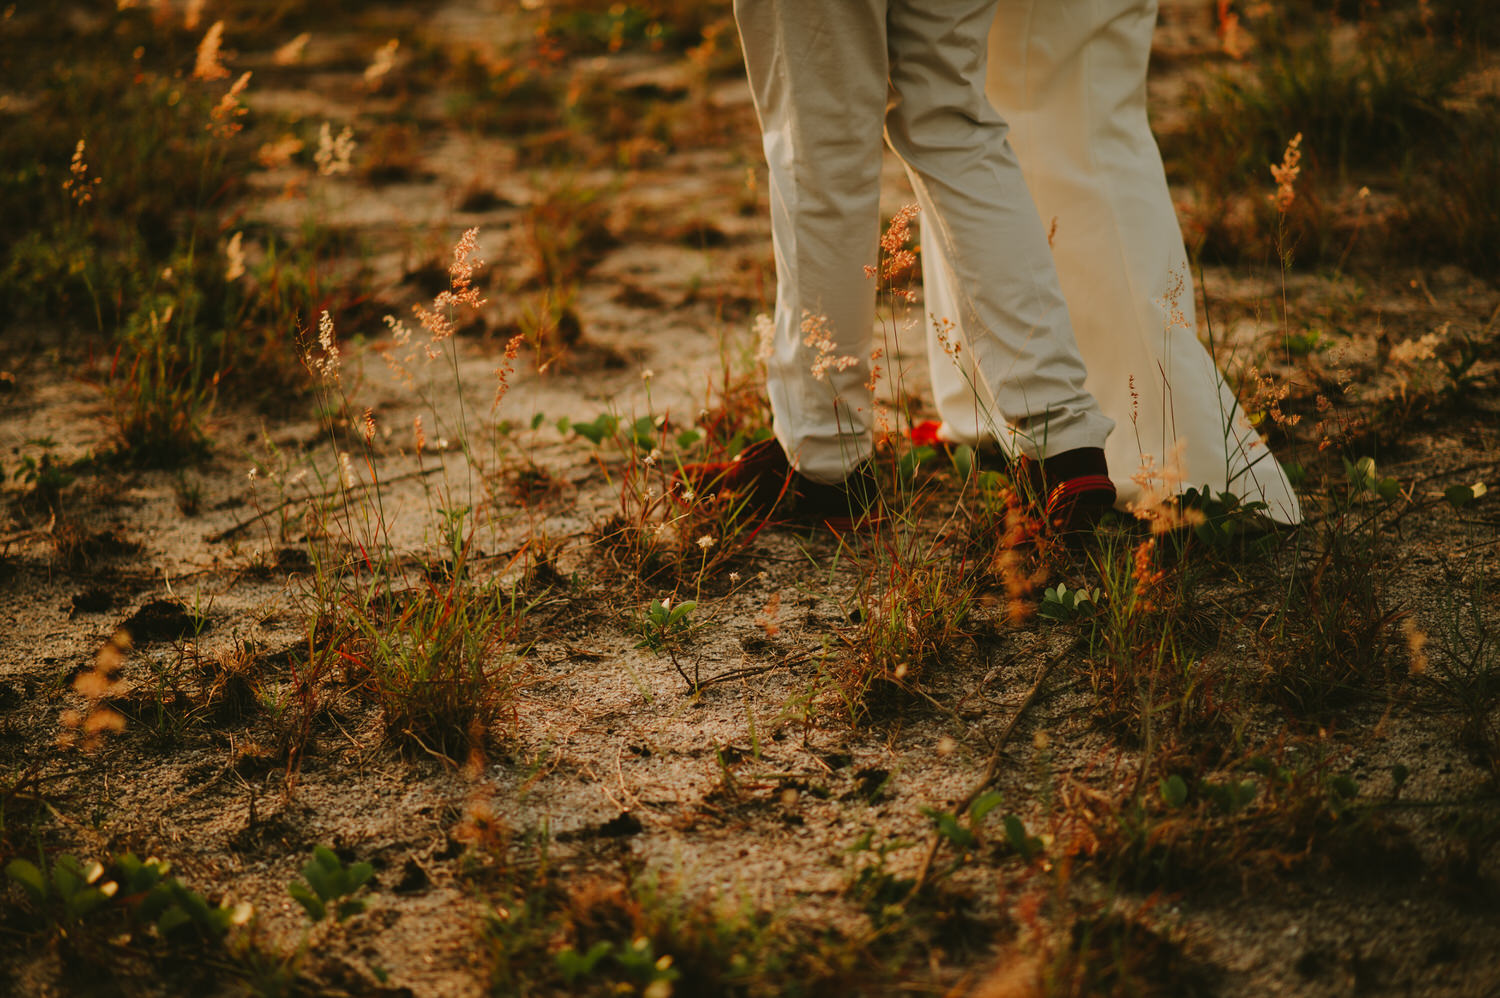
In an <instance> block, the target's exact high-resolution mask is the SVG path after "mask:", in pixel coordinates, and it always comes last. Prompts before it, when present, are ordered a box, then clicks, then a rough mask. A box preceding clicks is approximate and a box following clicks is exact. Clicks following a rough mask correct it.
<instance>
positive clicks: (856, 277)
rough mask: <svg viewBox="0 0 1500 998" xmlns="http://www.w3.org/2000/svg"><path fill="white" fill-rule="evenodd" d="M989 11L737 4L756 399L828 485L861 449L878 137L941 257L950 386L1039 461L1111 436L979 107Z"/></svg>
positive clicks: (867, 409) (1029, 205)
mask: <svg viewBox="0 0 1500 998" xmlns="http://www.w3.org/2000/svg"><path fill="white" fill-rule="evenodd" d="M1070 3H1071V0H1067V2H1064V0H1051V4H1052V5H1056V6H1058V7H1066V6H1069V4H1070ZM1047 5H1048V4H1045V3H1043V4H1038V7H1043V6H1047ZM993 12H994V0H736V2H735V17H736V20H737V21H738V24H739V29H740V36H741V40H742V43H743V45H744V50H745V63H746V66H747V68H748V71H749V77H750V86H751V90H752V92H753V94H754V98H755V106H756V111H757V113H758V114H759V117H760V124H761V131H762V137H763V142H764V147H765V154H766V161H767V163H768V165H769V168H770V200H771V229H772V239H773V242H774V246H775V252H776V278H777V286H776V328H775V337H774V342H773V349H772V354H771V357H770V358H769V360H768V362H767V372H768V379H767V380H768V391H769V394H770V398H771V407H772V411H773V413H774V416H775V429H776V436H777V438H778V439H779V440H780V441H781V444H782V446H783V447H784V448H785V449H786V451H787V454H788V456H789V457H790V459H791V460H792V462H793V463H794V465H795V466H796V467H797V469H798V470H799V471H801V472H802V473H803V474H804V475H807V476H808V477H810V478H813V479H814V480H818V481H825V482H834V481H839V480H841V479H842V478H843V477H844V476H845V475H846V474H847V473H848V471H849V469H851V468H852V467H853V466H854V465H855V464H857V463H858V462H859V461H861V460H863V459H864V458H865V457H866V456H867V455H868V454H869V453H870V450H871V446H872V442H871V438H872V421H873V419H874V413H873V397H872V391H871V387H870V386H869V384H868V382H869V381H870V369H871V367H870V365H871V346H872V340H873V332H874V326H875V294H874V292H875V286H874V282H873V281H872V280H871V279H870V278H869V277H867V275H866V269H867V268H868V267H873V266H874V265H875V263H876V247H877V241H878V236H879V227H880V218H879V177H880V164H881V143H882V130H883V131H884V139H885V140H886V141H888V142H889V143H890V146H891V148H892V149H893V150H894V151H895V153H896V155H897V156H898V157H900V159H901V161H902V162H903V163H904V164H905V166H906V170H907V173H908V175H909V177H910V178H911V182H912V186H913V187H914V188H915V189H916V191H917V197H918V200H919V202H920V204H921V207H922V210H923V219H924V226H923V228H924V233H925V239H926V240H927V242H928V243H929V244H939V245H940V246H941V253H942V259H943V267H944V273H945V275H946V277H947V279H946V280H945V281H944V287H945V289H946V292H947V298H946V300H945V305H944V308H945V310H947V311H951V313H952V315H953V316H954V321H955V322H957V323H958V324H959V325H960V326H961V327H962V330H963V335H964V337H965V340H966V342H967V344H968V345H969V350H968V351H967V354H966V357H967V359H968V360H970V361H971V365H970V366H969V367H968V368H966V371H965V374H964V375H963V377H965V378H967V379H968V380H972V381H974V382H975V383H977V384H980V385H982V386H983V391H984V396H983V397H984V399H985V408H986V410H987V411H993V412H995V413H996V414H998V415H999V417H1000V420H999V421H998V422H997V424H996V426H997V431H998V432H1004V433H1005V435H1006V436H1007V439H1008V441H1009V442H1010V443H1011V445H1012V446H1014V447H1016V448H1018V449H1019V450H1021V451H1022V452H1025V453H1028V454H1032V455H1037V454H1040V453H1043V452H1050V453H1057V452H1060V451H1063V450H1068V449H1071V448H1074V447H1099V446H1102V445H1103V443H1104V440H1105V437H1106V436H1107V435H1108V434H1109V431H1110V429H1111V427H1112V425H1113V424H1112V423H1111V421H1110V420H1109V419H1108V418H1107V417H1106V416H1105V415H1104V414H1103V413H1102V412H1101V410H1100V407H1099V405H1098V403H1097V402H1095V400H1094V398H1093V397H1092V395H1090V393H1089V392H1088V390H1087V389H1086V388H1085V386H1084V381H1085V374H1086V372H1085V370H1084V365H1083V362H1082V360H1081V359H1080V356H1079V351H1078V345H1077V343H1076V341H1075V339H1074V335H1073V329H1072V325H1071V323H1070V321H1069V317H1068V309H1067V306H1066V305H1065V304H1064V299H1063V295H1062V290H1061V288H1060V287H1059V283H1058V277H1057V271H1056V268H1055V266H1054V264H1053V260H1052V255H1051V253H1049V252H1048V249H1047V233H1046V230H1045V229H1044V228H1043V225H1042V220H1041V216H1040V215H1038V213H1037V209H1036V207H1035V205H1034V204H1033V202H1032V200H1031V196H1030V194H1029V193H1028V191H1027V187H1026V181H1025V179H1023V177H1022V175H1021V170H1020V167H1019V165H1018V164H1017V162H1016V158H1015V156H1014V155H1013V154H1012V152H1011V149H1010V146H1009V144H1008V143H1007V141H1006V132H1007V126H1006V123H1005V121H1004V120H1002V119H1001V117H1000V116H999V115H998V114H997V113H996V111H995V109H994V108H993V107H992V106H991V105H990V103H989V102H988V101H987V100H986V99H985V96H984V91H983V85H984V80H985V59H986V47H985V38H986V34H987V32H988V31H989V28H990V25H991V23H992V22H993V20H994V17H993ZM928 252H930V250H929V251H928ZM820 358H821V360H822V363H819V361H820ZM1000 427H1003V428H1004V429H1003V430H1000V429H999V428H1000Z"/></svg>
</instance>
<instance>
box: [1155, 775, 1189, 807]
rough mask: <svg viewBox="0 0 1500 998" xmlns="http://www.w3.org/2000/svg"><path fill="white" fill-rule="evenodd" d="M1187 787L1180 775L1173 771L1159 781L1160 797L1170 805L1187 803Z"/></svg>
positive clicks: (1175, 805) (1178, 805)
mask: <svg viewBox="0 0 1500 998" xmlns="http://www.w3.org/2000/svg"><path fill="white" fill-rule="evenodd" d="M1187 798H1188V787H1187V783H1186V782H1185V781H1184V780H1183V778H1182V777H1180V776H1178V775H1177V774H1176V773H1173V774H1172V775H1171V776H1168V777H1166V778H1165V779H1163V780H1162V781H1161V799H1162V800H1164V801H1166V802H1167V804H1168V805H1169V806H1171V807H1181V806H1182V805H1184V804H1186V803H1187Z"/></svg>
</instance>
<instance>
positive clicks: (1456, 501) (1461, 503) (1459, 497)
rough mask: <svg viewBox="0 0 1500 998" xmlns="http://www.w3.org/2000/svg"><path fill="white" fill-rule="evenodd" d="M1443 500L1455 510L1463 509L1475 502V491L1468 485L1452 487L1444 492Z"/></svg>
mask: <svg viewBox="0 0 1500 998" xmlns="http://www.w3.org/2000/svg"><path fill="white" fill-rule="evenodd" d="M1443 498H1444V499H1447V500H1448V505H1450V506H1452V507H1453V508H1454V509H1463V508H1464V507H1465V506H1467V505H1468V504H1469V503H1471V502H1473V501H1474V490H1473V489H1471V488H1469V487H1468V486H1467V485H1450V486H1448V487H1447V488H1446V489H1444V490H1443Z"/></svg>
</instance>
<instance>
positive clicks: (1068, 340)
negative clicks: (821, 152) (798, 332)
mask: <svg viewBox="0 0 1500 998" xmlns="http://www.w3.org/2000/svg"><path fill="white" fill-rule="evenodd" d="M1059 6H1067V4H1062V5H1059ZM993 9H994V4H993V3H992V2H988V0H967V2H964V3H946V4H941V5H939V4H931V3H923V2H921V0H893V2H892V4H891V12H890V21H889V32H890V39H889V46H890V59H891V65H890V76H891V87H892V90H893V100H892V104H891V107H890V109H889V111H888V112H887V114H886V135H887V138H888V140H889V141H890V143H891V146H892V148H893V149H895V151H896V153H897V155H899V156H900V157H901V158H902V160H903V161H904V162H905V164H906V166H907V170H908V173H909V175H910V176H911V180H912V185H913V186H914V187H915V188H916V191H917V198H918V200H919V201H920V202H921V205H922V209H923V220H922V234H923V243H924V247H927V246H931V245H933V244H934V243H936V244H937V245H938V246H940V247H941V252H942V255H943V259H944V261H945V264H946V266H947V267H948V268H949V269H950V270H951V277H952V280H951V282H949V286H950V288H951V290H952V292H953V294H954V299H955V300H954V305H955V311H956V312H957V314H956V315H955V316H953V317H952V318H953V320H954V322H956V323H957V325H958V326H959V327H960V328H961V329H962V330H963V331H964V333H965V336H966V339H967V343H966V344H965V347H966V349H967V350H968V351H969V352H971V353H972V358H973V363H974V370H975V371H977V373H978V378H979V380H981V381H982V382H983V384H984V386H985V387H986V389H987V390H988V392H989V394H990V396H991V397H993V399H994V400H995V405H996V409H997V410H998V413H999V415H1000V416H1001V417H1003V419H1004V421H1005V423H1006V424H1008V426H1009V427H1010V428H1011V429H1012V432H1013V434H1014V436H1013V440H1012V443H1013V444H1014V447H1015V448H1016V449H1018V450H1020V451H1021V452H1022V453H1023V454H1026V455H1028V456H1032V457H1037V456H1045V455H1055V454H1059V453H1061V452H1065V451H1071V450H1075V449H1080V448H1099V447H1102V446H1103V444H1104V441H1105V437H1106V436H1107V435H1108V434H1109V431H1110V429H1111V427H1112V425H1113V424H1112V422H1111V421H1110V420H1109V419H1108V418H1107V417H1105V416H1104V414H1103V413H1102V412H1101V411H1100V409H1099V406H1098V404H1097V403H1096V402H1095V400H1094V398H1093V396H1092V395H1090V394H1089V392H1088V391H1087V389H1086V388H1085V387H1084V379H1085V376H1086V372H1085V370H1084V366H1083V361H1082V360H1081V359H1080V357H1079V354H1078V348H1077V344H1076V342H1075V340H1074V337H1073V330H1072V326H1071V324H1070V322H1069V318H1068V309H1067V306H1066V304H1065V303H1064V300H1063V296H1062V292H1061V289H1060V288H1059V286H1058V283H1057V273H1056V270H1055V269H1054V266H1053V262H1052V256H1051V254H1050V252H1049V251H1048V248H1047V233H1046V230H1045V229H1044V228H1043V225H1042V221H1041V218H1040V216H1039V215H1038V214H1037V210H1036V207H1035V205H1034V204H1033V202H1032V200H1031V197H1030V193H1029V192H1028V190H1027V187H1026V183H1025V180H1024V179H1023V178H1022V175H1021V171H1020V168H1019V166H1018V164H1017V163H1016V160H1015V157H1014V155H1013V154H1012V153H1011V150H1010V147H1009V144H1008V143H1007V141H1006V131H1007V129H1006V124H1005V122H1004V121H1003V120H1002V119H1001V118H1000V116H999V115H998V114H997V113H996V112H995V110H994V108H993V107H991V106H990V104H989V102H988V101H986V100H985V97H984V93H983V89H982V81H983V79H984V69H985V37H986V35H987V33H988V31H989V27H990V24H991V21H992V11H993Z"/></svg>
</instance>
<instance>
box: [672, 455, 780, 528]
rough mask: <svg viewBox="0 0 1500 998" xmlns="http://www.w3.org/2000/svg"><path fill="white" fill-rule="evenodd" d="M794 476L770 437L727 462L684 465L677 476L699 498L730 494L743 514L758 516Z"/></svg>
mask: <svg viewBox="0 0 1500 998" xmlns="http://www.w3.org/2000/svg"><path fill="white" fill-rule="evenodd" d="M794 474H795V472H793V471H792V465H791V463H790V462H789V461H787V459H786V452H785V451H783V450H782V449H781V444H780V443H778V442H777V441H776V440H775V438H771V439H768V440H758V441H756V442H755V443H753V444H750V445H749V446H748V447H746V448H745V449H744V450H742V451H740V452H739V453H738V454H736V455H735V456H734V457H733V458H731V459H730V460H728V461H705V462H702V463H700V464H685V465H683V466H682V470H681V471H679V472H678V476H677V477H678V478H679V479H680V480H681V481H682V482H683V483H685V484H686V486H687V488H688V490H691V491H692V492H696V493H698V494H699V495H703V494H706V493H710V492H733V493H734V494H735V495H736V496H738V497H740V499H741V500H742V501H743V502H744V504H745V509H746V511H748V512H750V513H754V514H755V515H757V516H762V515H768V514H769V513H770V512H771V511H772V510H773V509H775V508H776V504H777V503H779V502H780V501H781V500H782V498H783V497H784V496H786V495H787V494H788V493H789V492H790V491H791V484H792V476H793V475H794Z"/></svg>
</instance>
